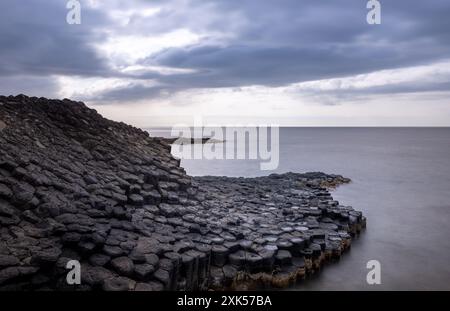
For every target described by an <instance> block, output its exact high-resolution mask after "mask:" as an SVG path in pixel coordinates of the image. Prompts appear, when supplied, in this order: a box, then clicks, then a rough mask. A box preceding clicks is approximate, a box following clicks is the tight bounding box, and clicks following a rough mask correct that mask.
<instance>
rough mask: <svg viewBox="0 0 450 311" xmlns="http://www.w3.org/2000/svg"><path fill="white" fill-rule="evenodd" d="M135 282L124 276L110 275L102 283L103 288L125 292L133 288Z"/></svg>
mask: <svg viewBox="0 0 450 311" xmlns="http://www.w3.org/2000/svg"><path fill="white" fill-rule="evenodd" d="M135 286H136V282H135V281H133V280H131V279H129V278H125V277H112V278H109V279H106V280H105V281H104V283H103V287H102V288H103V290H105V291H113V292H125V291H130V290H134V288H135Z"/></svg>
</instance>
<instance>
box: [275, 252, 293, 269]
mask: <svg viewBox="0 0 450 311" xmlns="http://www.w3.org/2000/svg"><path fill="white" fill-rule="evenodd" d="M275 263H276V264H278V265H280V266H288V265H291V264H292V255H291V253H290V252H289V251H287V250H279V251H278V252H277V254H276V256H275Z"/></svg>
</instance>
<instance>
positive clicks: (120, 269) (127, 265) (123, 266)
mask: <svg viewBox="0 0 450 311" xmlns="http://www.w3.org/2000/svg"><path fill="white" fill-rule="evenodd" d="M111 266H112V267H113V269H114V270H115V271H116V272H117V273H119V274H120V275H124V276H131V275H132V274H133V271H134V264H133V261H132V260H131V259H129V258H128V257H118V258H114V259H113V260H111Z"/></svg>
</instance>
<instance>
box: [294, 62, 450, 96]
mask: <svg viewBox="0 0 450 311" xmlns="http://www.w3.org/2000/svg"><path fill="white" fill-rule="evenodd" d="M449 77H450V62H442V63H436V64H432V65H427V66H417V67H409V68H400V69H392V70H381V71H376V72H372V73H368V74H361V75H356V76H351V77H345V78H333V79H326V80H317V81H308V82H302V83H296V84H292V85H290V86H288V87H286V90H288V91H301V90H311V91H332V90H351V89H364V88H368V87H375V86H384V85H393V84H399V83H405V82H415V81H417V82H440V80H441V79H443V78H444V81H448V79H449Z"/></svg>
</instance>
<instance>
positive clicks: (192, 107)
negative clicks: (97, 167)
mask: <svg viewBox="0 0 450 311" xmlns="http://www.w3.org/2000/svg"><path fill="white" fill-rule="evenodd" d="M67 2H68V1H66V0H45V1H42V0H23V1H17V0H2V1H1V2H0V94H3V95H11V94H12V95H15V94H21V93H22V94H26V95H30V96H44V97H48V98H70V99H74V100H80V101H83V102H85V103H86V104H87V105H88V106H89V107H91V108H94V109H96V110H97V111H98V112H100V113H102V114H103V115H104V116H106V117H108V118H110V119H113V120H117V121H124V122H127V123H130V124H132V125H135V126H138V127H143V128H146V127H155V126H170V125H175V124H177V125H180V124H182V123H187V124H190V123H192V122H193V120H194V118H202V120H203V122H204V123H206V124H220V125H249V124H256V125H258V124H260V125H263V124H274V125H281V126H450V96H449V95H450V1H448V0H430V1H423V0H395V1H394V0H390V1H388V0H380V3H381V24H380V25H369V24H368V23H367V21H366V15H367V13H368V9H367V8H366V4H367V1H366V0H321V1H317V0H239V1H235V0H148V1H144V0H127V1H119V0H108V1H101V0H79V2H80V4H81V24H79V25H70V24H68V23H67V21H66V15H67V13H68V12H69V10H68V9H67V8H66V4H67ZM206 124H205V125H206Z"/></svg>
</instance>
